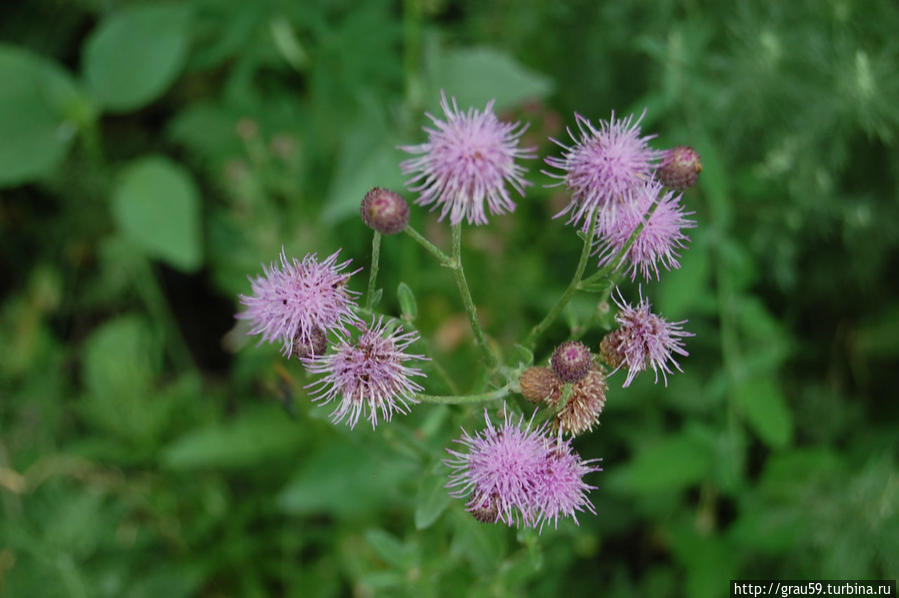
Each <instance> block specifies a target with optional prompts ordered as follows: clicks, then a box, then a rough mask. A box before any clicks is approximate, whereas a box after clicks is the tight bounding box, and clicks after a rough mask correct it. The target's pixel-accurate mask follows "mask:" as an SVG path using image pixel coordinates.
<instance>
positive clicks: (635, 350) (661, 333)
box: [602, 290, 694, 388]
mask: <svg viewBox="0 0 899 598" xmlns="http://www.w3.org/2000/svg"><path fill="white" fill-rule="evenodd" d="M615 303H616V304H617V305H618V308H619V311H618V314H616V316H615V321H616V322H617V323H618V329H617V330H614V331H612V332H611V333H609V335H607V336H606V339H608V340H606V339H603V340H604V343H603V344H604V345H605V347H603V348H602V352H603V355H604V356H605V355H608V357H607V358H606V360H607V361H609V362H610V363H616V364H617V365H616V366H615V369H616V370H617V369H618V368H620V367H621V366H627V379H626V380H625V381H624V384H623V385H622V386H623V387H625V388H626V387H628V386H630V384H631V382H633V380H634V378H635V377H636V376H637V374H639V373H640V372H642V371H643V370H645V369H647V368H648V367H652V370H653V372H654V373H655V381H656V382H658V381H659V372H661V373H662V378H663V379H664V381H665V386H667V385H668V374H673V373H674V372H673V371H672V370H671V367H672V366H673V367H674V368H675V369H677V371H679V372H681V371H683V370H681V368H680V365H679V364H678V363H677V361H675V358H674V355H683V356H686V355H688V353H687V351H686V349H685V348H684V341H683V338H684V337H688V336H694V335H693V333H691V332H686V331H685V330H684V329H683V328H682V325H683V324H684V323H685V322H686V320H682V321H680V322H669V321H667V320H666V319H665V318H663V317H661V316H658V315H656V314H654V313H652V311H651V307H652V306H651V305H650V303H649V299H645V298H643V295H642V292H641V294H640V302H639V303H638V304H637V306H636V307H631V306H630V305H629V304H628V303H626V302H625V301H624V297H623V296H622V295H621V291H620V290H619V291H618V297H617V298H615Z"/></svg>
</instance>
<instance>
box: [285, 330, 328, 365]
mask: <svg viewBox="0 0 899 598" xmlns="http://www.w3.org/2000/svg"><path fill="white" fill-rule="evenodd" d="M327 350H328V336H327V335H326V334H325V331H324V330H322V329H321V328H318V327H316V328H313V329H312V330H310V331H309V338H308V339H307V340H305V341H304V340H303V339H302V338H300V336H299V335H297V336H296V337H295V338H294V339H293V350H292V351H291V352H292V353H293V354H294V355H296V356H297V358H298V359H305V358H307V357H310V358H315V357H319V356H321V355H324V354H325V351H327Z"/></svg>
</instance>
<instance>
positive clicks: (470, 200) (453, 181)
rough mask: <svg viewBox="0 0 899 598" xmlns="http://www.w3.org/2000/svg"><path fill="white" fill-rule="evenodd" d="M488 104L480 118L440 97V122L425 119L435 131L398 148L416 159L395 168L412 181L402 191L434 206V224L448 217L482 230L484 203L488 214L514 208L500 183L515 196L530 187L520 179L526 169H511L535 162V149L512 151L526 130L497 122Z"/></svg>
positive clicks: (506, 191)
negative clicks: (521, 161)
mask: <svg viewBox="0 0 899 598" xmlns="http://www.w3.org/2000/svg"><path fill="white" fill-rule="evenodd" d="M493 103H494V102H493V100H491V101H489V102H487V106H486V107H485V108H484V111H483V112H481V111H479V110H476V109H474V108H469V109H468V111H467V112H462V111H460V110H459V106H458V105H457V104H456V100H455V98H453V99H452V104H450V102H449V101H448V100H447V97H446V94H445V93H443V92H441V100H440V106H441V108H443V113H444V115H445V117H446V120H440V119H439V118H435V117H434V116H432V115H431V114H429V113H426V116H427V117H428V118H430V119H431V121H432V122H433V123H434V126H435V127H436V128H434V129H432V128H428V127H423V129H424V131H425V132H426V133H427V134H428V142H427V143H422V144H420V145H406V146H401V147H400V149H402V150H403V151H405V152H408V153H410V154H419V155H418V156H416V157H414V158H410V159H408V160H405V161H404V162H402V163H401V164H400V168H401V169H402V171H403V173H404V174H411V175H413V176H412V178H410V179H409V180H408V181H407V183H406V186H407V187H408V188H409V190H410V191H414V192H417V193H419V196H418V199H416V200H415V203H416V204H419V205H423V206H427V205H430V204H434V207H433V208H432V209H436V208H437V207H438V206H440V220H443V218H445V217H446V215H447V214H449V217H450V222H451V223H452V224H458V223H459V222H461V221H462V219H463V218H465V219H467V220H468V223H469V224H487V216H486V214H485V212H484V202H485V200H486V202H487V207H488V208H489V209H490V213H491V214H502V213H504V212H511V211H513V210H514V209H515V203H514V202H513V201H512V199H511V198H510V197H509V191H508V189H507V188H506V183H508V184H509V185H510V186H511V187H512V188H513V189H515V190H516V191H517V192H518V193H519V195H521V196H524V188H525V187H526V186H528V185H530V184H531V183H530V182H528V181H526V180H525V179H524V177H523V175H524V174H525V173H526V172H527V169H525V168H524V167H523V166H520V165H518V164H516V163H515V159H516V158H522V159H533V158H536V157H537V155H536V153H535V150H536V148H520V147H518V143H519V141H520V138H521V135H522V134H523V133H524V132H525V130H526V129H527V125H522V124H521V123H502V122H500V120H499V119H498V118H497V117H496V114H494V112H493Z"/></svg>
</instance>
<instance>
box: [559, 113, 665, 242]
mask: <svg viewBox="0 0 899 598" xmlns="http://www.w3.org/2000/svg"><path fill="white" fill-rule="evenodd" d="M645 114H646V111H645V110H644V111H643V114H641V115H640V118H638V119H637V121H636V122H633V115H631V116H628V117H627V118H625V119H623V120H617V121H616V120H615V112H614V111H613V112H612V118H611V119H610V120H608V121H600V123H599V125H600V126H599V129H597V128H596V127H594V126H593V125H592V124H591V123H590V121H589V120H588V119H587V118H585V117H583V116H581V115H580V114H577V113H575V115H574V116H575V119H576V121H577V126H578V131H579V134H575V133H574V132H572V130H571V129H570V128H569V129H568V135H569V136H570V137H571V139H572V141H574V145H573V146H572V147H568V146H567V145H565V144H564V143H562V142H560V141H557V140H555V139H552V141H553V142H554V143H555V144H557V145H558V146H560V147H561V148H562V149H563V150H564V151H563V152H562V157H561V158H555V157H550V158H546V159H545V162H546V163H547V164H548V165H549V166H552V167H554V168H558V169H559V170H561V171H563V172H562V173H561V174H558V173H553V172H549V171H546V170H544V171H543V173H544V174H547V175H549V176H551V177H553V178H557V179H560V182H558V183H555V184H554V185H550V186H555V185H561V184H565V185H566V186H567V187H568V189H569V190H570V191H571V203H569V204H568V206H566V207H565V209H564V210H562V211H561V212H559V213H558V214H556V215H555V216H554V217H555V218H558V217H559V216H561V215H563V214H568V224H572V223H573V224H574V225H575V226H577V225H578V223H580V222H581V221H583V224H581V227H582V228H583V229H584V230H585V231H586V230H587V229H588V228H589V223H590V219H591V218H594V217H596V218H598V224H599V227H600V230H601V231H602V230H607V229H608V228H610V227H611V226H613V225H614V221H615V219H616V218H617V217H618V215H619V213H621V212H626V211H627V210H628V209H630V208H631V207H632V203H633V199H634V194H635V192H636V191H638V190H639V189H640V187H641V186H642V184H643V183H644V182H645V181H648V180H650V178H651V177H652V173H653V169H654V168H655V162H656V161H657V160H658V159H659V158H660V157H661V155H662V152H660V151H656V150H653V149H652V148H650V147H649V143H648V142H649V140H650V139H652V138H653V137H655V135H647V136H645V137H641V136H640V121H641V120H642V119H643V116H644V115H645Z"/></svg>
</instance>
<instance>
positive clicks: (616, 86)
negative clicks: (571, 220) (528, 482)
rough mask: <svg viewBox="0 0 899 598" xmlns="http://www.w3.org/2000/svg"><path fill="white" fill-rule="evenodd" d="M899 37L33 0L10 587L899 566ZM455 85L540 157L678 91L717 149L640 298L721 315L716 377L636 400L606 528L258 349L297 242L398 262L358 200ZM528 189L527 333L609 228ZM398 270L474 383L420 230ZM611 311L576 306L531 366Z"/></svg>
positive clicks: (20, 229) (521, 245) (816, 14)
mask: <svg viewBox="0 0 899 598" xmlns="http://www.w3.org/2000/svg"><path fill="white" fill-rule="evenodd" d="M896 31H899V6H897V5H896V3H895V2H893V1H891V0H872V1H871V2H865V3H854V2H851V1H849V0H826V1H819V0H799V1H796V2H774V1H765V2H749V1H746V2H737V3H732V4H722V3H711V2H702V1H699V0H687V1H684V2H674V1H673V0H662V1H660V2H652V3H645V2H639V1H637V0H627V1H622V2H608V3H595V2H590V1H587V0H573V1H569V2H561V3H549V2H537V1H536V0H525V1H520V2H510V1H502V2H495V3H480V2H471V1H469V2H462V3H452V2H449V1H448V0H404V2H402V5H400V3H398V2H387V1H386V0H377V1H371V2H365V3H354V2H345V1H326V0H304V1H303V2H278V1H275V0H266V1H264V2H236V1H231V2H229V1H225V0H190V1H186V2H180V3H162V2H99V1H97V0H80V1H79V2H72V3H63V2H59V1H58V0H56V1H54V0H36V1H32V2H28V3H12V4H9V5H4V6H3V8H0V39H2V40H3V41H2V43H0V139H2V142H0V246H2V252H0V263H2V266H3V270H4V272H5V276H4V277H3V282H2V288H3V289H4V291H5V292H4V298H3V303H2V308H0V322H2V326H0V506H2V519H0V593H2V595H4V596H10V597H24V596H29V597H30V596H42V597H54V596H71V597H93V596H109V597H118V596H129V597H142V596H147V597H151V596H160V595H165V596H168V597H170V598H177V597H179V596H210V597H211V596H272V595H283V596H296V597H303V598H309V597H317V596H321V597H326V596H341V595H353V596H382V595H383V596H416V597H419V596H461V595H467V596H519V595H532V596H557V595H561V594H562V593H563V592H564V593H565V594H564V595H567V596H594V595H598V594H602V595H604V596H633V595H652V596H659V597H664V596H683V595H687V596H693V597H698V598H702V597H713V596H720V595H723V594H724V593H725V592H726V591H727V590H726V588H727V580H728V579H730V578H733V577H766V576H775V577H782V578H799V577H816V576H817V577H825V578H841V577H868V578H885V577H890V576H895V574H896V571H897V570H899V507H897V505H899V477H897V471H899V464H897V458H896V454H897V451H896V448H897V447H896V433H895V430H896V423H897V410H899V407H897V404H896V401H895V400H893V399H894V397H895V396H896V390H895V386H896V376H895V367H896V358H897V355H899V294H897V286H899V285H897V280H899V253H897V248H899V201H897V199H899V197H897V189H899V184H897V183H899V152H897V148H896V141H897V134H899V104H897V102H896V98H899V70H897V69H896V65H897V64H899V43H897V41H896V37H895V32H896ZM440 89H446V90H447V92H448V93H450V94H452V95H455V96H456V97H458V99H459V100H460V103H461V104H463V105H465V104H469V103H472V104H475V105H479V104H480V105H483V103H484V102H485V101H487V100H488V99H490V98H496V99H497V105H498V108H500V109H501V110H503V111H505V112H506V113H507V114H508V115H510V116H513V117H515V118H522V119H524V120H527V121H529V122H530V123H531V133H532V135H533V142H534V143H537V144H539V145H540V150H541V154H542V155H547V154H549V153H551V152H554V151H555V150H554V149H553V146H552V145H551V144H550V143H549V142H547V141H546V137H547V136H548V135H553V136H557V137H561V136H563V135H564V126H565V125H566V124H570V123H571V122H572V121H573V115H572V113H573V111H574V110H577V111H578V112H580V113H582V114H585V115H587V116H588V117H591V118H606V117H608V114H609V112H610V111H611V110H612V109H615V110H617V111H618V112H619V113H623V112H625V111H635V112H639V111H642V109H643V107H644V106H646V107H648V113H647V117H646V120H645V121H644V128H645V129H644V130H648V131H654V132H658V133H659V139H658V141H657V143H656V147H666V146H670V145H674V144H680V143H686V144H690V145H693V146H695V147H696V148H697V149H698V150H699V151H700V153H701V155H702V157H703V163H704V166H705V169H704V171H703V174H702V176H701V177H700V181H699V184H698V186H697V188H695V189H694V190H691V191H690V192H688V193H687V194H686V202H687V204H688V206H689V208H690V209H692V210H695V211H696V216H695V218H696V220H697V221H698V222H699V227H698V228H697V229H696V230H695V231H694V232H695V234H693V235H692V236H693V242H692V244H691V248H690V250H689V251H688V253H687V254H686V255H685V258H684V260H683V268H682V269H681V270H679V271H677V272H675V273H672V274H668V275H665V276H664V277H663V280H662V282H661V283H660V284H658V285H652V286H651V288H646V289H644V291H645V292H648V293H649V294H650V296H651V297H653V299H654V301H655V305H656V306H657V308H658V309H659V311H660V312H661V313H663V314H664V315H666V316H668V317H669V318H672V319H682V318H688V319H689V324H688V326H687V327H688V329H690V330H692V331H693V332H695V333H696V337H695V338H693V339H690V342H689V343H688V348H689V350H690V352H691V356H690V357H689V358H686V359H684V360H683V361H682V365H683V366H684V368H685V370H686V371H685V373H684V374H678V375H676V376H674V377H673V378H671V380H670V384H669V386H668V388H665V387H663V386H661V385H652V384H651V380H649V379H648V376H647V375H644V376H642V377H641V378H640V379H638V382H637V383H636V384H635V385H634V387H633V388H631V389H628V391H624V390H622V389H621V388H620V383H619V382H618V381H619V380H620V379H619V378H613V379H612V381H611V382H612V384H611V390H610V392H609V397H608V403H607V407H606V413H605V414H604V415H603V425H602V426H601V427H600V428H599V429H598V430H597V431H595V432H594V433H592V434H590V435H588V436H587V437H584V438H582V439H579V440H578V443H577V444H578V449H579V451H580V452H581V454H582V455H584V456H585V457H588V458H590V457H603V459H604V461H603V464H604V468H605V471H604V472H603V473H601V474H596V475H595V476H594V478H593V479H592V481H593V483H595V484H596V485H597V486H598V488H597V490H595V491H593V492H592V494H591V498H592V500H593V502H594V503H595V505H596V508H597V512H598V514H597V516H596V517H592V516H585V517H581V518H580V526H579V527H577V526H575V525H573V524H571V523H568V522H566V523H564V524H562V525H560V527H559V529H558V530H554V529H547V530H544V532H543V534H542V536H537V535H536V534H535V533H534V532H532V531H519V532H516V531H514V530H508V529H505V528H502V527H497V526H485V525H482V524H479V523H477V522H476V521H474V520H473V519H472V518H471V517H469V516H467V515H466V514H465V512H464V511H463V509H462V505H461V504H460V501H457V500H450V499H449V498H448V497H447V496H446V494H445V491H444V489H443V484H444V482H445V476H446V470H445V469H444V467H443V466H442V465H441V464H440V463H439V459H440V457H441V454H442V451H443V449H444V447H446V446H447V445H448V444H449V442H450V440H451V438H453V437H454V436H456V435H457V433H458V428H459V425H460V424H464V425H466V426H467V427H468V428H469V429H471V428H472V427H473V426H476V425H477V424H476V422H477V420H478V417H479V414H478V413H477V411H478V410H477V409H476V408H455V407H454V408H450V407H446V406H440V407H434V406H422V407H419V408H416V409H415V410H414V413H413V415H411V416H409V417H400V418H399V419H396V420H394V421H393V422H392V423H391V424H389V425H383V426H380V427H379V428H378V429H377V430H376V431H371V430H367V429H365V427H364V426H362V425H360V426H359V427H358V428H357V429H356V431H354V432H350V431H349V430H347V429H345V428H344V427H335V426H332V425H331V424H330V423H329V422H328V421H327V410H326V409H323V408H319V407H315V406H312V405H310V403H309V402H308V400H307V399H306V397H305V395H304V392H303V390H302V386H301V383H302V381H303V374H302V369H301V368H300V367H299V365H298V364H297V363H295V362H293V363H285V362H283V361H282V360H281V359H280V358H279V357H278V355H277V352H276V350H275V349H273V348H271V347H269V346H265V347H259V348H254V347H253V343H252V342H250V340H249V339H247V338H246V337H245V336H244V335H243V331H242V329H240V328H239V327H236V326H235V325H234V320H233V313H234V311H235V310H236V309H237V307H236V295H237V293H240V292H247V291H248V282H247V280H246V276H247V275H248V274H252V273H256V272H257V271H258V270H259V265H260V263H262V262H269V261H271V260H272V259H274V258H275V256H276V255H277V253H278V251H279V250H280V249H281V246H282V245H284V246H285V247H286V249H287V251H288V253H289V254H294V255H302V254H304V253H305V252H308V251H318V252H320V253H321V254H327V253H330V252H332V251H334V250H335V249H337V248H338V247H343V251H344V252H345V255H347V256H350V257H352V258H354V261H355V263H357V264H360V265H362V266H367V265H368V255H367V252H368V246H369V239H370V235H369V232H368V231H367V230H366V229H364V227H363V226H362V224H361V222H359V221H358V217H357V216H356V214H357V209H358V202H359V201H360V199H361V197H362V194H363V193H364V192H365V191H366V190H367V189H368V188H369V187H371V186H374V185H380V186H386V187H393V188H397V189H399V188H401V186H402V181H403V179H402V176H401V174H400V172H399V169H398V167H397V162H398V160H399V159H400V158H401V155H400V154H401V153H400V152H399V151H398V150H397V149H396V145H397V144H400V143H417V142H418V141H419V140H421V139H422V133H421V132H420V130H419V127H420V125H421V124H423V123H424V122H425V121H424V117H423V115H422V113H423V110H424V109H428V108H429V109H433V108H434V107H435V106H436V103H437V100H438V97H439V90H440ZM531 171H532V175H533V178H534V179H535V180H536V181H537V183H538V185H536V186H535V187H534V188H533V190H532V191H531V192H529V194H528V197H527V199H524V200H522V201H521V202H520V203H519V209H518V210H517V211H516V213H515V214H514V215H512V216H506V217H498V218H494V219H493V220H492V222H491V224H490V226H488V227H483V228H478V229H475V230H469V232H467V233H466V259H467V260H468V263H467V264H466V268H467V270H468V277H469V280H470V283H471V286H472V287H473V292H474V294H475V300H476V302H477V303H478V305H479V307H480V309H481V313H482V317H483V320H484V322H485V324H486V326H487V329H488V330H489V332H490V333H491V334H492V335H493V337H494V338H495V339H496V340H497V342H498V346H500V347H506V348H509V347H512V345H513V343H514V342H516V341H517V340H519V339H521V338H522V336H523V335H524V333H525V332H526V330H527V329H528V327H529V326H530V325H531V324H533V323H534V322H535V321H536V320H537V319H538V318H539V317H541V316H542V314H543V313H545V312H546V310H547V309H548V308H549V307H550V306H551V305H552V304H553V302H554V301H555V299H556V298H557V296H558V294H559V293H560V292H561V290H562V288H564V285H565V284H566V283H567V280H568V277H569V276H570V275H571V272H572V270H573V267H574V260H575V259H576V255H577V251H578V244H579V241H578V239H577V237H576V236H575V235H574V234H573V231H572V230H571V229H570V228H569V227H565V226H564V225H563V224H562V223H561V222H560V221H557V220H556V221H554V220H551V215H552V214H554V213H555V211H557V209H558V206H557V204H558V198H554V197H553V193H552V192H550V191H549V190H546V189H543V188H541V186H540V183H543V182H546V180H545V179H544V177H543V176H542V175H539V174H537V171H539V166H538V165H536V164H535V165H534V166H532V168H531ZM554 206H556V207H554ZM413 223H414V224H415V225H416V227H418V228H419V229H420V230H424V231H425V232H426V233H427V234H428V235H429V236H430V237H431V238H432V239H433V240H434V241H435V242H438V243H445V242H446V241H447V237H448V227H447V226H445V225H441V224H438V223H436V221H435V219H434V218H433V215H431V214H428V213H425V212H424V211H423V210H421V209H416V210H414V211H413ZM381 260H382V267H381V279H380V286H382V287H383V288H384V289H385V293H384V298H383V300H382V303H381V307H382V308H383V309H385V310H389V311H391V312H392V313H400V308H402V310H403V313H407V314H413V313H414V314H417V323H418V324H419V326H420V328H421V329H422V330H423V331H424V332H425V333H427V335H428V336H429V337H431V338H432V343H431V349H432V356H433V357H434V358H436V359H438V360H440V361H441V362H442V363H444V364H445V366H446V368H447V369H448V370H449V372H450V374H451V377H452V379H453V380H454V384H456V385H457V386H458V387H459V388H460V389H461V390H463V391H464V390H466V389H467V388H470V387H472V386H474V385H475V383H476V381H475V380H472V379H471V378H470V372H471V371H473V369H474V366H475V365H476V361H477V354H476V352H475V351H474V347H473V346H472V343H471V342H470V341H471V339H470V337H469V336H466V335H467V327H466V326H467V323H466V321H465V317H464V312H463V311H462V306H461V303H460V302H459V301H458V300H457V299H456V294H455V290H454V287H453V281H452V280H451V278H450V277H449V276H447V273H446V272H445V271H442V270H441V269H440V268H437V267H436V266H434V264H432V263H430V262H429V257H428V256H427V255H424V254H423V253H422V252H420V251H419V250H418V248H417V247H416V246H415V245H414V244H413V243H411V242H410V241H409V240H408V239H406V238H388V239H385V243H384V246H383V248H382V256H381ZM588 272H589V271H588ZM401 283H402V284H401ZM352 284H353V286H355V288H356V289H357V290H362V289H363V285H364V281H363V280H362V278H361V277H358V278H357V279H356V280H354V282H353V283H352ZM398 286H399V290H398V291H394V289H397V288H398ZM412 291H414V295H413V294H412ZM629 292H634V293H635V292H636V289H630V290H629ZM606 307H607V306H596V305H595V302H593V301H592V300H591V297H590V296H589V295H584V296H579V297H577V298H576V300H575V301H574V302H573V303H572V305H571V307H570V309H569V310H568V311H567V313H566V318H565V319H564V321H562V322H559V323H558V324H557V325H556V326H555V327H554V328H553V329H552V330H551V334H550V335H549V338H547V339H545V342H544V344H543V345H542V346H541V347H539V348H538V357H540V356H543V355H544V354H545V353H546V352H548V351H549V350H550V349H551V347H552V344H553V343H554V342H558V341H560V340H562V339H564V338H565V337H566V336H567V335H568V332H569V330H568V328H567V326H571V327H576V326H578V325H580V324H581V323H583V322H584V321H586V320H588V319H590V318H592V314H593V310H596V309H599V310H600V317H599V320H600V322H603V323H604V325H608V322H609V318H608V314H607V313H606V312H605V311H604V310H605V308H606ZM604 314H605V315H604ZM602 333H603V332H602V330H600V329H596V330H592V331H590V332H588V334H587V335H586V336H585V340H587V341H589V343H590V344H591V345H595V344H596V343H598V342H599V340H600V338H601V336H602ZM505 357H506V359H512V356H510V355H506V356H505ZM279 368H280V369H279ZM285 373H286V374H287V375H286V376H285ZM429 373H433V372H432V371H430V370H429ZM292 380H295V381H292ZM428 386H429V388H428V390H429V391H431V392H434V393H444V392H448V391H449V390H450V389H449V388H446V387H445V386H446V385H445V384H444V383H442V382H441V381H440V378H438V377H436V376H433V375H432V376H431V377H430V378H429V381H428Z"/></svg>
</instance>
